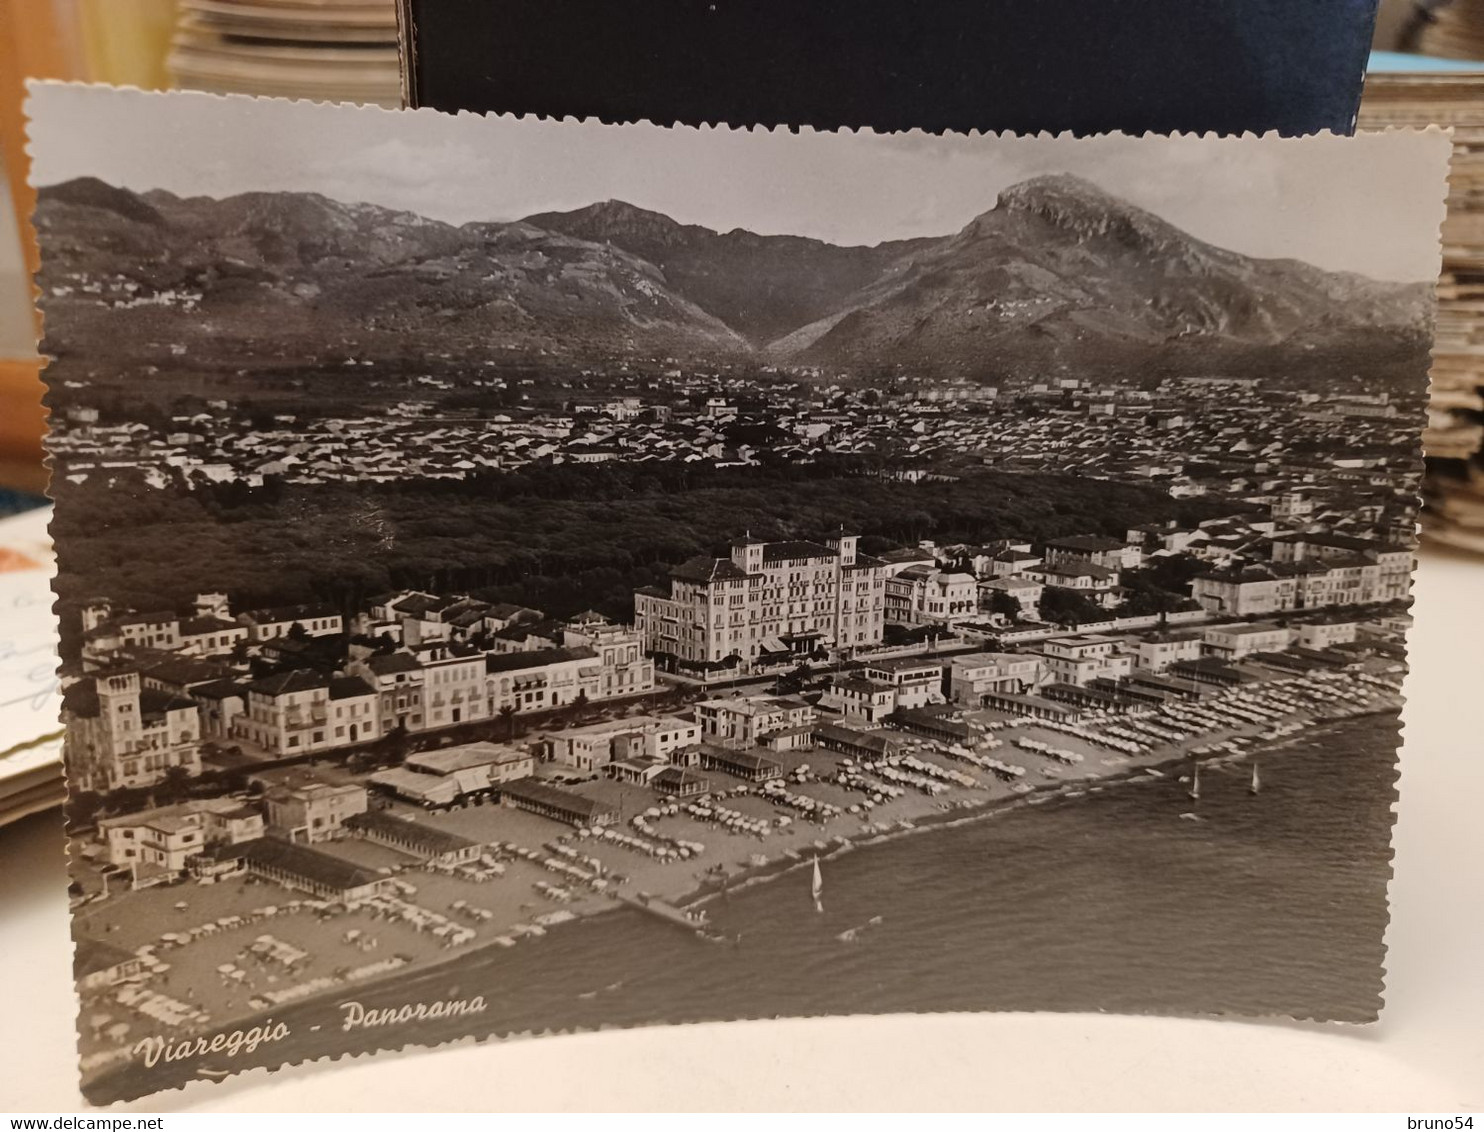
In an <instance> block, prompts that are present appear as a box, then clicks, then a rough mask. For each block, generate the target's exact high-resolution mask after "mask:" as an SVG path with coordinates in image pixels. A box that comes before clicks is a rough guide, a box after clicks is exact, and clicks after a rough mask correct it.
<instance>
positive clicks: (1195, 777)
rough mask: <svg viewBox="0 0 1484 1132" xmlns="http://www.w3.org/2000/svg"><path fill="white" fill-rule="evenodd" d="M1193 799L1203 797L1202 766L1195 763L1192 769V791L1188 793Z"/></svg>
mask: <svg viewBox="0 0 1484 1132" xmlns="http://www.w3.org/2000/svg"><path fill="white" fill-rule="evenodd" d="M1187 793H1188V794H1189V795H1190V797H1191V798H1192V799H1199V798H1200V796H1201V764H1200V763H1194V764H1192V766H1191V768H1190V789H1189V790H1188V791H1187Z"/></svg>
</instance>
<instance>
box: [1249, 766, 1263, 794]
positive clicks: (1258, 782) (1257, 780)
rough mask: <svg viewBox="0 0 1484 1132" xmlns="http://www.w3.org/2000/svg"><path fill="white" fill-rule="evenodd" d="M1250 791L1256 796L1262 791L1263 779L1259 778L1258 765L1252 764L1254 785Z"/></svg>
mask: <svg viewBox="0 0 1484 1132" xmlns="http://www.w3.org/2000/svg"><path fill="white" fill-rule="evenodd" d="M1248 789H1249V790H1250V791H1251V792H1252V793H1254V794H1256V793H1257V792H1258V791H1259V790H1261V789H1262V779H1261V777H1259V776H1258V773H1257V764H1256V763H1253V764H1252V785H1251V786H1250V787H1248Z"/></svg>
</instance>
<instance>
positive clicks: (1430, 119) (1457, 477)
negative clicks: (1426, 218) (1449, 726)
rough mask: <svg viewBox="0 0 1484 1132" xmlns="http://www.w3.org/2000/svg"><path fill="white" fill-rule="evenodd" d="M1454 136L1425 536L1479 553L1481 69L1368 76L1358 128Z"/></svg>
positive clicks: (1483, 286)
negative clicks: (1432, 127)
mask: <svg viewBox="0 0 1484 1132" xmlns="http://www.w3.org/2000/svg"><path fill="white" fill-rule="evenodd" d="M1430 123H1436V124H1438V125H1442V126H1448V127H1451V128H1452V130H1453V161H1452V168H1451V172H1450V175H1449V192H1448V216H1447V219H1446V220H1445V221H1444V222H1443V272H1442V275H1441V276H1440V278H1439V281H1438V315H1437V330H1436V336H1435V341H1434V345H1433V365H1432V395H1431V400H1430V403H1429V411H1428V427H1427V432H1426V434H1425V437H1424V443H1425V446H1426V450H1427V469H1428V477H1427V485H1426V487H1427V507H1426V509H1425V510H1424V512H1423V529H1424V530H1425V531H1426V533H1427V534H1428V536H1429V537H1434V538H1437V539H1439V540H1440V541H1444V542H1449V543H1453V544H1456V545H1461V546H1470V547H1473V548H1474V549H1484V462H1481V461H1484V69H1481V70H1480V71H1479V72H1475V73H1453V72H1437V73H1430V72H1423V73H1416V74H1412V73H1408V74H1372V75H1371V76H1370V77H1368V78H1367V79H1366V87H1365V98H1364V100H1363V101H1362V103H1361V110H1360V125H1361V127H1362V128H1370V129H1376V128H1381V127H1385V126H1417V125H1427V124H1430Z"/></svg>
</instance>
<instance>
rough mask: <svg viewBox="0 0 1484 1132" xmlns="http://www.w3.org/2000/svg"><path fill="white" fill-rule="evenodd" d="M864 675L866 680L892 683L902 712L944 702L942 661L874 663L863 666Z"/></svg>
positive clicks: (901, 658)
mask: <svg viewBox="0 0 1484 1132" xmlns="http://www.w3.org/2000/svg"><path fill="white" fill-rule="evenodd" d="M861 675H862V676H864V677H865V678H866V679H867V680H875V681H878V682H880V683H883V684H890V685H891V686H892V687H893V688H894V689H896V706H897V707H899V708H902V709H907V708H920V707H926V706H927V705H928V704H941V703H943V701H944V696H943V662H942V661H938V660H925V659H923V658H921V657H910V656H899V657H893V658H890V659H887V660H873V661H871V662H870V663H868V664H865V665H863V666H862V668H861Z"/></svg>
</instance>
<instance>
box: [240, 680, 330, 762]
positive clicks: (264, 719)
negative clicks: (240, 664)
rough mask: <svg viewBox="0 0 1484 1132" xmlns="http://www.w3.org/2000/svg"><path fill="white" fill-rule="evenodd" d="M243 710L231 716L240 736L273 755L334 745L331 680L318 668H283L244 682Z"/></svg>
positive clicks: (315, 749)
mask: <svg viewBox="0 0 1484 1132" xmlns="http://www.w3.org/2000/svg"><path fill="white" fill-rule="evenodd" d="M244 690H245V691H246V693H247V704H246V710H245V711H243V712H242V714H240V715H238V716H237V717H236V718H234V719H233V720H232V732H233V734H234V735H235V736H236V737H237V738H239V739H245V740H246V741H248V742H249V743H255V744H257V745H258V746H259V747H262V748H263V749H264V750H265V751H269V752H271V753H273V754H276V755H299V754H308V753H309V752H311V751H322V750H327V749H328V748H330V747H333V746H335V745H336V744H335V742H334V739H333V738H332V733H331V731H330V728H329V721H330V680H329V678H328V677H326V676H322V675H321V674H319V673H318V672H308V671H302V670H301V671H296V672H284V673H280V674H278V675H276V676H265V677H263V678H262V679H261V680H254V681H252V682H251V683H249V684H246V685H244Z"/></svg>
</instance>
